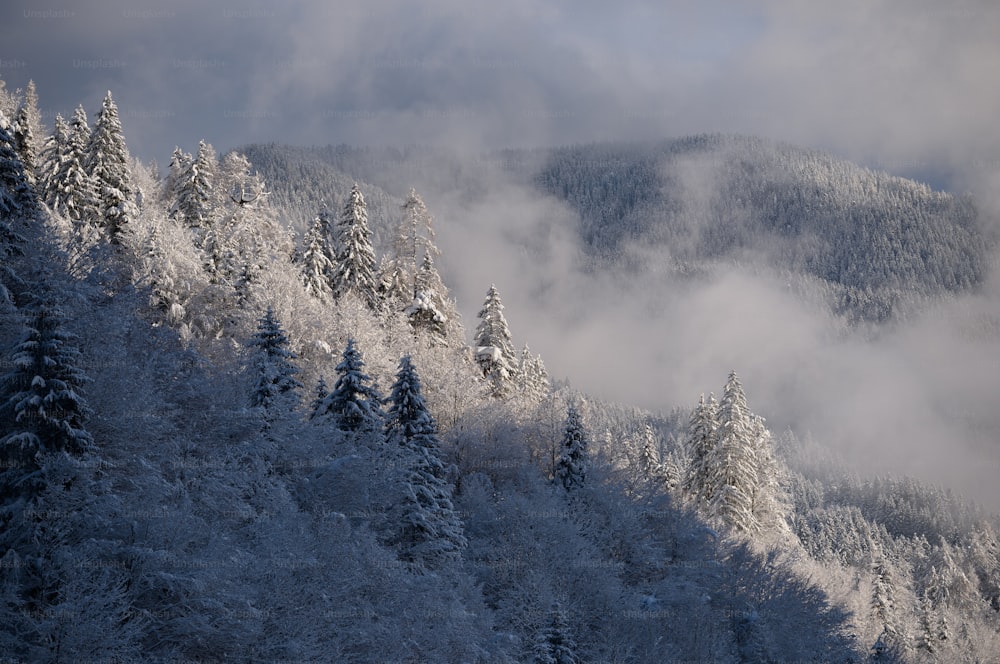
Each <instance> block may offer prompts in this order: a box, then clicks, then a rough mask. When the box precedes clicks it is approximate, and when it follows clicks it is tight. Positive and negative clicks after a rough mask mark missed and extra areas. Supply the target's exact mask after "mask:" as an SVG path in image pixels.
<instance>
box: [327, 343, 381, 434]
mask: <svg viewBox="0 0 1000 664" xmlns="http://www.w3.org/2000/svg"><path fill="white" fill-rule="evenodd" d="M364 368H365V362H364V359H363V358H362V355H361V351H359V350H358V348H357V346H356V344H355V343H354V339H351V338H349V339H348V340H347V346H346V347H345V348H344V354H343V359H342V360H341V362H340V364H338V365H337V382H336V383H335V384H334V386H333V390H332V391H331V392H330V393H329V394H328V395H326V397H325V398H323V400H322V401H321V402H319V404H318V406H317V407H316V408H315V409H314V411H313V413H314V417H323V416H329V417H331V418H332V419H333V421H334V423H335V424H336V426H337V428H338V429H340V430H341V431H350V432H356V433H367V432H372V431H377V430H379V429H380V428H381V427H382V424H383V414H382V395H381V394H379V391H378V388H377V387H376V386H375V385H374V384H373V382H372V379H371V377H370V376H368V374H366V373H365V372H364Z"/></svg>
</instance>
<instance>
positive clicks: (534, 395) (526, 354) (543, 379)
mask: <svg viewBox="0 0 1000 664" xmlns="http://www.w3.org/2000/svg"><path fill="white" fill-rule="evenodd" d="M517 379H518V387H519V391H520V393H521V396H522V397H524V398H525V399H526V400H527V401H528V403H533V404H537V403H541V401H542V400H543V399H544V398H545V397H547V396H548V394H549V392H550V391H551V390H552V385H551V383H550V382H549V372H548V371H546V370H545V364H544V363H543V362H542V356H541V355H535V354H533V353H532V352H531V349H530V348H528V344H525V345H524V347H523V348H522V349H521V357H520V358H519V361H518V367H517Z"/></svg>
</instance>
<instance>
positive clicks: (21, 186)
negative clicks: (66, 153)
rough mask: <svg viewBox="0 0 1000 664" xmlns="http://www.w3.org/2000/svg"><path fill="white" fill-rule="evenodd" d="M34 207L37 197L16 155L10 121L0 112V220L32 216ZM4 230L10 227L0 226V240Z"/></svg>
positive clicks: (5, 221) (35, 211)
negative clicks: (2, 227)
mask: <svg viewBox="0 0 1000 664" xmlns="http://www.w3.org/2000/svg"><path fill="white" fill-rule="evenodd" d="M38 211H39V207H38V198H37V196H36V195H35V189H34V187H32V186H31V182H30V181H29V180H28V174H27V172H26V171H25V169H24V164H23V163H22V162H21V159H20V157H18V154H17V147H16V145H15V141H14V136H13V134H11V125H10V121H9V120H8V119H7V117H6V116H4V115H3V114H0V224H7V225H9V224H10V223H11V222H13V221H15V220H17V221H22V222H23V221H29V220H32V219H34V218H35V217H36V216H37V214H38ZM5 232H6V233H8V234H9V233H12V232H14V231H13V228H10V230H8V231H3V230H2V229H0V243H2V242H3V236H2V234H3V233H5Z"/></svg>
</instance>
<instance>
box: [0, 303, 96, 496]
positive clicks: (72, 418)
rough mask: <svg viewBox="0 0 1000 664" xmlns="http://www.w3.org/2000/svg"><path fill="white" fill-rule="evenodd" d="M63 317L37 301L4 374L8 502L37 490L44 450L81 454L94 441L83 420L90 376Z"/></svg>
mask: <svg viewBox="0 0 1000 664" xmlns="http://www.w3.org/2000/svg"><path fill="white" fill-rule="evenodd" d="M65 322H66V321H65V319H64V317H63V315H62V314H61V313H60V312H59V310H58V309H55V308H54V307H51V306H47V305H44V304H42V305H39V306H38V307H37V309H36V310H35V311H34V312H33V313H32V314H31V317H30V319H29V321H28V324H27V332H26V334H25V336H24V338H23V339H22V341H21V343H20V344H18V346H17V348H16V349H15V351H14V354H13V357H12V362H11V365H12V366H13V369H12V371H11V372H10V373H8V374H6V375H5V376H4V377H3V379H2V380H0V390H2V392H0V394H2V396H3V402H2V403H0V414H2V416H0V422H3V424H2V425H0V426H2V429H0V431H2V437H0V450H2V457H3V469H4V470H3V476H2V477H3V481H2V483H0V497H2V499H3V501H4V502H9V501H10V500H12V499H13V497H14V496H24V497H26V498H29V499H30V498H31V497H33V496H36V495H38V493H39V492H40V491H41V490H42V489H43V488H44V478H43V477H42V472H41V471H42V463H43V461H42V458H43V457H44V456H45V455H47V454H53V453H64V452H65V453H69V454H74V455H79V454H83V453H84V452H86V451H88V450H90V449H91V447H92V444H93V441H92V438H91V436H90V434H89V433H88V432H87V430H86V428H85V426H84V425H85V424H86V421H87V419H88V418H89V416H90V414H91V411H90V408H89V407H88V406H87V403H86V401H85V400H84V398H83V397H82V396H81V394H80V390H81V388H82V386H83V385H84V384H85V383H86V382H87V380H88V379H87V377H86V375H85V374H84V373H83V371H81V370H80V369H79V368H78V364H79V359H80V351H79V350H78V349H77V348H76V347H75V345H74V342H75V341H76V338H75V337H74V336H73V335H72V334H70V333H69V332H67V331H66V330H65Z"/></svg>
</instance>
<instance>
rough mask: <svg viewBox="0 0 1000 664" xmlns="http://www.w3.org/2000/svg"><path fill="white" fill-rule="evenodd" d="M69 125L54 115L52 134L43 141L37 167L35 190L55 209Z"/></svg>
mask: <svg viewBox="0 0 1000 664" xmlns="http://www.w3.org/2000/svg"><path fill="white" fill-rule="evenodd" d="M69 133H70V128H69V125H68V124H66V121H65V120H63V117H62V115H56V119H55V122H54V123H53V129H52V134H51V135H50V136H49V137H48V138H46V139H45V143H44V145H43V147H42V150H41V156H40V161H39V166H38V177H37V178H36V180H37V188H38V193H39V196H40V197H41V199H42V200H43V201H44V202H45V204H46V205H48V206H49V207H50V208H52V209H55V207H56V203H57V200H58V194H59V187H58V177H59V171H60V170H61V169H62V162H63V158H64V157H65V156H66V155H67V154H68V153H69Z"/></svg>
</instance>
